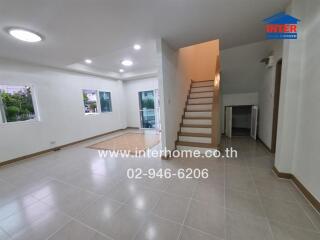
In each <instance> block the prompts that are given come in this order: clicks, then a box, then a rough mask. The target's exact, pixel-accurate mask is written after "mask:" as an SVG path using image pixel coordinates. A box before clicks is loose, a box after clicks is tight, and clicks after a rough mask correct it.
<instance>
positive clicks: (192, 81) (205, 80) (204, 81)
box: [191, 80, 214, 83]
mask: <svg viewBox="0 0 320 240" xmlns="http://www.w3.org/2000/svg"><path fill="white" fill-rule="evenodd" d="M213 81H214V80H202V81H191V82H192V83H198V82H213Z"/></svg>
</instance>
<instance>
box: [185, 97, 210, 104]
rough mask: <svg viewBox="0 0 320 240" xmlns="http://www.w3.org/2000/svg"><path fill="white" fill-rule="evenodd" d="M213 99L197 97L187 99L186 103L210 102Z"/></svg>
mask: <svg viewBox="0 0 320 240" xmlns="http://www.w3.org/2000/svg"><path fill="white" fill-rule="evenodd" d="M212 102H213V99H212V98H198V99H189V100H188V103H189V104H190V103H191V104H195V103H209V104H210V103H212Z"/></svg>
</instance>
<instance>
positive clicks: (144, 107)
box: [139, 91, 156, 128]
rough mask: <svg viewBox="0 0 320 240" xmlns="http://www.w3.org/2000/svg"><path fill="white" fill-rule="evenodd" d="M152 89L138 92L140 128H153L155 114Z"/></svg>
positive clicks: (154, 125)
mask: <svg viewBox="0 0 320 240" xmlns="http://www.w3.org/2000/svg"><path fill="white" fill-rule="evenodd" d="M154 105H155V104H154V91H144V92H139V107H140V109H139V110H140V123H141V128H155V127H156V116H155V106H154Z"/></svg>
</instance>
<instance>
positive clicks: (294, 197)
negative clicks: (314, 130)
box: [293, 184, 320, 233]
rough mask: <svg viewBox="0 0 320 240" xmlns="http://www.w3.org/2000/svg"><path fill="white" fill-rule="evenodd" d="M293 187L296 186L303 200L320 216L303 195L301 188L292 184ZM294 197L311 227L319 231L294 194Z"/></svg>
mask: <svg viewBox="0 0 320 240" xmlns="http://www.w3.org/2000/svg"><path fill="white" fill-rule="evenodd" d="M293 185H294V187H295V188H296V190H298V193H299V194H300V195H302V197H303V198H304V200H305V201H306V202H307V204H308V205H309V206H311V207H312V209H313V210H314V211H315V212H316V213H317V214H318V215H319V216H320V214H319V213H318V211H317V210H316V209H315V208H314V207H313V206H312V204H310V202H309V200H308V199H307V198H306V197H305V196H304V194H303V193H302V192H301V190H300V189H299V188H298V187H297V186H296V185H295V184H293ZM294 198H295V199H296V200H297V202H296V203H297V205H298V206H299V207H300V208H301V209H302V211H303V212H304V214H305V215H306V216H307V218H308V219H309V221H310V222H311V223H312V225H313V227H314V228H315V229H316V230H317V232H318V233H320V229H319V227H318V226H317V225H316V224H315V223H314V221H313V220H312V218H311V217H310V216H309V213H307V211H306V210H305V209H304V207H303V206H302V203H300V202H299V201H298V199H297V198H296V196H294Z"/></svg>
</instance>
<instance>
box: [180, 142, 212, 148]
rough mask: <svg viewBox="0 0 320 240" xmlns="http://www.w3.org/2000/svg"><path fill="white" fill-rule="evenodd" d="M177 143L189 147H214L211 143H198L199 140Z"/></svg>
mask: <svg viewBox="0 0 320 240" xmlns="http://www.w3.org/2000/svg"><path fill="white" fill-rule="evenodd" d="M176 145H180V146H188V147H203V148H213V147H214V146H213V145H212V144H211V143H197V142H183V141H177V142H176Z"/></svg>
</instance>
